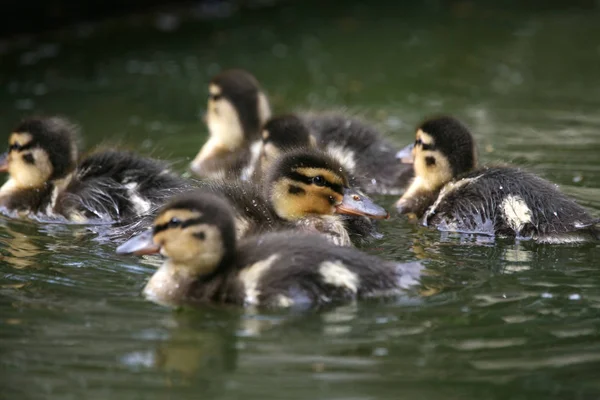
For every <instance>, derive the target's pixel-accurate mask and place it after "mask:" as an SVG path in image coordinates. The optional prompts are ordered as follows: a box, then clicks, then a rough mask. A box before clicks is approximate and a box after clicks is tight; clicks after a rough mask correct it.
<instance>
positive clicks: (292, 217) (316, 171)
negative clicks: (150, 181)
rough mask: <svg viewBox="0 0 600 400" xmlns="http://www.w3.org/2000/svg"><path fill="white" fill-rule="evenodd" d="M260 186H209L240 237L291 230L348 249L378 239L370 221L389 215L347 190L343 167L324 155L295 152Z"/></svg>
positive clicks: (277, 164)
mask: <svg viewBox="0 0 600 400" xmlns="http://www.w3.org/2000/svg"><path fill="white" fill-rule="evenodd" d="M266 175H267V176H266V177H265V180H264V186H263V187H262V188H260V187H259V186H258V185H256V184H255V183H251V182H246V181H208V182H204V183H203V184H202V185H201V186H202V187H203V188H204V189H205V191H208V192H211V193H214V194H218V195H220V196H221V197H225V198H227V199H228V200H229V201H230V203H231V204H232V206H233V208H234V211H235V221H236V230H237V234H238V238H239V237H243V236H246V235H251V234H255V233H257V232H265V231H270V230H275V229H282V228H292V227H296V228H299V229H301V230H305V231H311V232H316V233H322V234H324V235H325V236H326V237H327V238H328V239H329V240H330V241H332V242H333V243H335V244H338V245H342V246H349V245H351V244H352V240H354V241H358V242H360V241H363V240H367V239H368V238H370V237H372V236H377V233H376V229H375V226H374V224H373V222H372V221H371V220H372V219H384V218H388V217H389V214H388V213H387V211H385V210H384V209H383V208H382V207H380V206H378V205H377V204H375V203H374V202H373V201H372V200H371V199H370V198H369V197H368V196H366V195H365V194H363V193H362V192H360V191H359V190H358V189H355V188H351V187H349V183H348V179H347V177H346V175H345V173H344V169H343V168H342V166H341V165H340V164H339V163H338V162H337V161H336V160H335V159H333V158H332V157H330V156H329V155H327V154H326V153H323V152H319V151H317V150H312V149H300V150H296V151H291V152H287V153H284V154H282V155H281V157H279V158H278V159H277V160H276V161H275V162H274V163H273V165H272V166H271V168H270V169H269V171H268V172H267V174H266Z"/></svg>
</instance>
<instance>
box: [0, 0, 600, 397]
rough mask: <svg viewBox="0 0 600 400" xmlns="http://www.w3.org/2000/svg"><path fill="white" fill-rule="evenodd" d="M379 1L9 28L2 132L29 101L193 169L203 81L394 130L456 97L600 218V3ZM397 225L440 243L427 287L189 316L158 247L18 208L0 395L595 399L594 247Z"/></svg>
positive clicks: (502, 154)
mask: <svg viewBox="0 0 600 400" xmlns="http://www.w3.org/2000/svg"><path fill="white" fill-rule="evenodd" d="M366 3H367V2H365V4H362V3H361V2H358V1H346V2H339V3H331V2H319V1H305V2H290V3H289V4H281V5H277V6H273V7H265V8H259V9H244V10H241V11H236V10H235V9H232V8H231V7H228V6H227V4H225V3H220V4H222V5H221V6H220V7H216V8H215V7H213V8H210V9H207V8H205V9H201V8H199V6H195V8H192V9H186V10H183V11H182V12H181V13H173V14H164V13H163V14H157V15H140V16H133V17H128V18H121V19H117V20H111V21H106V22H103V23H99V24H80V25H78V26H75V27H73V28H72V29H68V30H65V31H61V32H55V33H47V34H43V35H40V36H37V37H18V38H11V39H7V40H4V41H0V130H2V131H3V132H4V133H5V135H4V136H1V138H7V137H8V133H9V132H11V129H12V128H13V127H14V126H15V125H16V122H17V121H18V120H19V118H21V117H22V116H25V115H29V114H32V113H49V114H54V113H59V114H63V115H66V116H69V117H71V118H73V119H74V120H76V121H78V122H79V123H80V124H81V125H82V126H83V128H84V134H85V144H86V145H87V147H92V146H95V145H98V144H104V145H118V146H120V147H125V148H131V149H135V150H137V151H139V152H141V153H143V154H146V155H152V156H155V157H159V158H163V159H168V160H171V161H173V162H174V165H175V167H176V168H178V169H179V170H180V171H181V172H184V171H185V169H186V166H187V164H188V162H189V161H190V160H191V158H192V157H193V156H194V155H195V153H196V152H197V150H198V149H199V147H200V146H201V144H202V143H203V141H204V139H205V137H206V128H205V126H204V125H203V124H202V122H201V119H200V117H201V114H202V111H203V107H204V103H205V98H206V91H207V83H208V80H209V79H210V77H211V76H212V75H213V74H215V73H216V72H218V71H219V70H221V69H222V68H227V67H242V68H246V69H248V70H250V71H252V72H253V73H254V74H255V75H256V76H257V78H258V79H259V80H260V81H261V82H262V84H263V85H264V88H265V89H266V90H267V92H268V94H269V96H270V98H271V100H272V104H273V108H274V110H275V112H284V111H290V110H308V109H310V110H325V109H336V110H340V111H346V112H350V113H354V114H358V115H361V116H364V117H366V118H370V119H372V120H373V121H374V123H376V124H378V126H379V127H380V128H382V129H383V130H384V131H385V132H387V133H388V134H389V135H390V136H391V137H392V138H393V139H394V140H396V141H397V142H398V144H399V145H400V144H404V143H409V142H411V141H412V140H414V133H413V132H414V127H415V125H416V124H417V123H418V122H419V121H420V120H421V119H422V118H424V117H425V116H427V115H430V114H436V113H451V114H454V115H456V116H458V117H459V118H461V119H463V120H464V121H465V122H467V123H468V124H469V125H470V126H471V127H472V128H473V131H474V133H475V137H476V139H477V141H478V145H479V155H480V160H481V161H482V162H483V163H490V162H510V163H514V164H518V165H521V166H525V167H527V168H529V169H531V170H533V171H535V172H537V173H539V174H540V175H542V176H544V177H546V178H548V179H550V180H552V181H554V182H556V183H557V184H559V185H560V187H561V189H562V190H564V191H565V192H567V193H569V194H570V195H572V196H573V197H575V198H576V199H577V200H578V201H580V202H581V203H582V204H584V205H585V206H586V207H589V209H590V211H591V212H592V213H594V214H595V215H599V214H600V175H599V174H598V172H599V171H600V134H599V132H600V113H599V111H600V9H599V7H598V6H597V5H595V3H593V2H590V4H588V3H587V2H580V3H583V6H585V7H583V6H582V4H579V5H578V6H575V5H573V4H572V3H568V2H564V3H563V4H558V5H556V4H555V5H554V6H548V5H547V4H546V3H543V2H539V4H538V7H533V6H526V5H524V3H523V4H522V3H521V2H516V1H514V2H508V1H504V2H497V4H496V5H495V6H492V5H480V4H479V3H477V2H475V3H473V2H468V1H462V2H459V1H454V2H443V1H427V2H423V3H422V4H421V3H419V4H420V5H408V4H406V5H400V4H397V3H400V2H392V1H390V2H373V4H371V5H366ZM407 3H408V2H407ZM555 3H559V2H555ZM211 4H213V3H211ZM214 4H216V3H214ZM415 4H416V2H415ZM569 4H571V5H569ZM208 14H211V15H210V16H209V15H208ZM219 15H221V17H219ZM1 140H5V139H1ZM378 200H380V201H381V202H382V203H383V204H385V205H390V206H391V205H392V203H393V202H394V200H395V198H393V197H381V198H379V199H378ZM381 230H382V232H383V233H385V237H384V238H383V239H381V240H378V241H376V242H374V243H373V244H371V245H369V246H368V247H366V248H365V249H364V250H365V251H368V252H371V253H374V254H378V255H380V256H383V257H386V258H389V259H395V260H398V261H412V260H422V262H423V263H424V264H425V265H426V266H427V275H426V277H425V278H424V280H423V284H422V287H421V288H420V290H419V293H417V294H415V295H411V296H408V297H406V298H401V299H398V300H397V301H394V302H391V303H386V304H371V303H358V304H352V305H347V306H344V307H339V308H335V309H330V310H324V311H321V312H309V313H307V314H297V313H294V314H291V313H289V312H285V311H282V312H265V313H258V312H256V311H249V310H241V309H237V308H229V307H206V308H204V309H200V310H195V311H194V312H190V311H188V312H173V311H171V310H169V309H165V308H163V307H160V306H157V305H154V304H152V303H149V302H147V301H145V300H144V299H143V298H142V297H141V296H140V290H141V288H142V287H143V285H144V283H145V281H146V280H147V279H148V277H149V276H150V275H151V274H152V272H153V271H154V270H155V268H156V259H146V260H144V259H141V260H140V259H136V258H134V257H117V256H116V255H115V254H114V249H115V246H116V243H110V242H106V241H99V240H98V239H97V238H96V237H95V235H94V234H93V233H90V232H89V231H88V230H86V228H85V227H78V226H64V225H51V224H47V225H43V224H39V223H34V222H30V221H15V220H10V219H8V218H6V217H1V218H0V274H1V278H0V398H6V399H21V398H23V399H26V398H31V399H34V398H35V399H183V398H215V399H238V398H245V399H265V398H278V399H348V400H349V399H365V400H366V399H487V398H490V399H496V398H497V399H593V398H598V397H600V372H598V371H599V368H600V333H599V332H600V247H599V246H598V245H596V244H586V245H569V246H567V245H565V246H549V245H536V244H534V243H531V242H520V243H514V241H510V240H496V241H490V240H485V239H484V238H469V237H467V238H465V237H461V236H458V235H445V234H441V233H439V232H436V231H431V230H428V229H426V228H423V227H418V226H415V225H413V224H410V223H408V222H407V221H405V220H404V219H402V218H398V217H394V218H392V219H391V220H390V221H385V222H383V223H382V224H381Z"/></svg>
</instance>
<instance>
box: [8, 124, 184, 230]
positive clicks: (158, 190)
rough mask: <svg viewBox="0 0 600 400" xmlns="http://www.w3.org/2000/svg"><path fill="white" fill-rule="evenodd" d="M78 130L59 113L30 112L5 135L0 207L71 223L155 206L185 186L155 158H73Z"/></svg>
mask: <svg viewBox="0 0 600 400" xmlns="http://www.w3.org/2000/svg"><path fill="white" fill-rule="evenodd" d="M77 141H78V129H77V127H76V126H75V125H74V124H72V123H71V122H70V121H68V120H67V119H64V118H59V117H33V118H28V119H26V120H24V121H23V122H21V123H20V124H19V125H18V126H17V127H16V128H15V129H14V131H13V133H11V135H10V137H9V148H8V152H7V153H6V154H4V155H2V156H1V157H0V171H4V172H8V174H9V179H8V181H7V182H6V183H5V184H4V185H3V186H2V187H1V188H0V206H2V207H4V208H5V209H7V210H8V211H12V212H16V213H18V214H25V215H36V216H38V217H61V216H62V217H64V218H66V219H68V220H70V221H73V222H90V221H92V220H94V221H101V222H112V221H117V220H126V219H131V218H134V217H139V216H142V215H146V214H149V213H150V212H151V211H153V210H154V211H155V210H156V209H157V207H158V206H159V205H161V204H162V203H163V202H164V201H165V200H166V199H167V198H168V197H169V196H171V195H172V194H173V193H175V192H177V191H179V190H182V189H183V188H187V187H188V185H187V184H186V183H185V181H183V180H182V179H181V178H179V177H177V176H176V175H174V174H172V173H170V172H169V170H168V169H167V166H166V165H165V164H163V163H161V162H159V161H156V160H152V159H147V158H141V157H138V156H136V155H134V154H132V153H128V152H119V151H103V152H98V153H94V154H91V155H90V156H88V157H85V158H84V159H83V160H81V161H80V162H79V164H78V163H77V158H78V148H77Z"/></svg>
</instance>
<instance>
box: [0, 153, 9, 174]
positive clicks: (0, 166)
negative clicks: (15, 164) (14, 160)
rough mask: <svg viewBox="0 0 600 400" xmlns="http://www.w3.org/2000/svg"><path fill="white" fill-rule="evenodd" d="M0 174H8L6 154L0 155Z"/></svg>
mask: <svg viewBox="0 0 600 400" xmlns="http://www.w3.org/2000/svg"><path fill="white" fill-rule="evenodd" d="M0 172H8V153H4V154H2V155H0Z"/></svg>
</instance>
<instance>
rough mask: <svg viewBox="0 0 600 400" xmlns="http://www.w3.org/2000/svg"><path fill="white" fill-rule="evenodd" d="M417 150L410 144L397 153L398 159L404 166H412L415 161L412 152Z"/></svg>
mask: <svg viewBox="0 0 600 400" xmlns="http://www.w3.org/2000/svg"><path fill="white" fill-rule="evenodd" d="M414 148H415V144H414V143H412V144H409V145H408V146H406V147H405V148H403V149H402V150H400V151H399V152H397V153H396V159H397V160H400V162H402V163H403V164H412V163H413V162H414V161H415V159H414V157H413V154H412V151H413V149H414Z"/></svg>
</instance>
